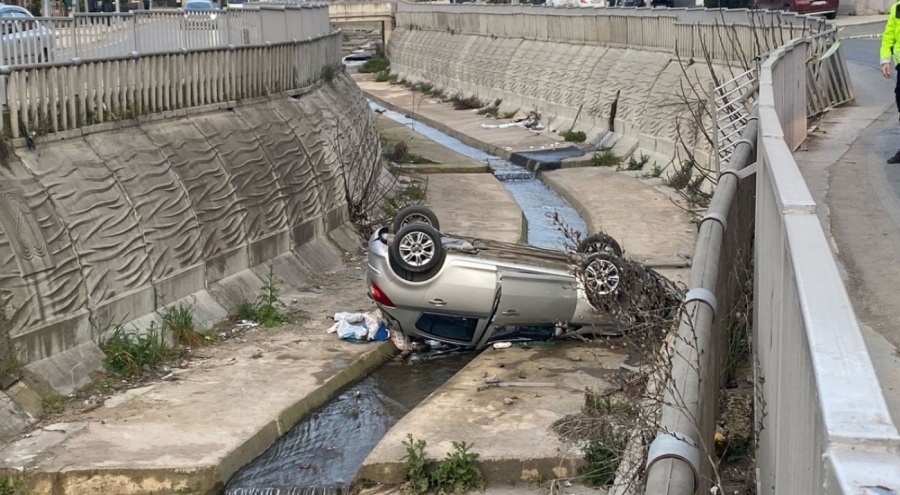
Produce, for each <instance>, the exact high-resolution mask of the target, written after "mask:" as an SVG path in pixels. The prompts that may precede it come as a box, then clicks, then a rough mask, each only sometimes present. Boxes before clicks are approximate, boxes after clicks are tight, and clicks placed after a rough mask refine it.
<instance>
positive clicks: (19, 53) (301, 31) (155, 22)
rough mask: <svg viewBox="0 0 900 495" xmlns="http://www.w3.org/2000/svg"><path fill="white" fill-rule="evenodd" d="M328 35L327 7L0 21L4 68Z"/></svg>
mask: <svg viewBox="0 0 900 495" xmlns="http://www.w3.org/2000/svg"><path fill="white" fill-rule="evenodd" d="M329 32H330V23H329V20H328V8H327V7H326V6H324V5H304V6H294V5H255V6H247V7H246V8H243V9H229V10H210V11H190V12H184V11H177V10H152V11H135V12H130V13H126V14H75V15H73V16H72V17H40V18H33V19H25V18H4V19H0V33H2V41H0V66H3V65H6V66H14V65H23V64H36V63H48V62H65V61H68V60H70V59H72V58H80V59H83V60H87V59H97V58H107V57H121V56H126V55H129V54H131V53H132V52H137V53H140V54H142V55H143V54H151V53H162V52H171V51H175V50H197V49H206V48H217V47H227V46H229V45H233V46H251V45H259V44H262V43H281V42H285V41H291V40H306V39H309V38H316V37H318V36H322V35H324V34H328V33H329Z"/></svg>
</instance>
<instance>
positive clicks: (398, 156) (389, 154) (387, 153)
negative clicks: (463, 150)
mask: <svg viewBox="0 0 900 495" xmlns="http://www.w3.org/2000/svg"><path fill="white" fill-rule="evenodd" d="M383 148H384V151H383V155H384V157H385V158H386V159H387V160H388V161H390V162H393V163H412V164H414V165H421V164H423V163H433V162H432V161H431V160H428V159H426V158H424V157H423V156H421V155H417V154H415V153H410V152H409V147H408V146H407V144H406V142H405V141H400V142H399V143H397V144H395V145H390V144H384V145H383Z"/></svg>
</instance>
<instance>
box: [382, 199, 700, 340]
mask: <svg viewBox="0 0 900 495" xmlns="http://www.w3.org/2000/svg"><path fill="white" fill-rule="evenodd" d="M439 229H440V224H439V221H438V219H437V217H436V216H435V215H434V213H433V212H432V211H431V210H430V209H428V208H426V207H423V206H414V207H408V208H405V209H403V210H401V211H400V213H398V214H397V216H396V217H395V218H394V222H393V225H392V226H391V228H387V227H385V228H381V229H378V230H377V231H376V232H375V233H373V234H372V236H371V238H370V239H369V244H368V277H367V278H368V284H369V296H370V297H371V298H372V299H373V300H374V301H375V303H376V304H377V306H378V307H379V308H380V309H381V311H382V313H383V314H384V316H385V318H386V319H387V320H388V321H389V323H390V326H391V328H392V329H393V330H394V331H399V332H401V333H403V334H404V335H406V336H407V337H410V338H412V339H432V340H437V341H440V342H445V343H448V344H453V345H457V346H462V347H468V348H476V349H478V348H482V347H485V346H487V345H489V344H491V343H493V342H496V341H498V340H504V341H510V340H522V339H528V340H531V339H535V338H559V337H568V336H572V335H586V334H605V335H610V334H615V335H621V334H622V333H623V332H625V331H627V330H629V329H630V328H631V327H632V326H633V325H634V324H635V323H637V322H639V321H644V320H643V319H645V318H646V317H647V316H648V315H651V314H652V315H655V316H659V317H662V318H668V317H671V316H673V315H674V313H675V311H676V310H677V308H678V306H679V304H680V302H681V298H682V294H681V291H680V290H679V289H678V288H677V287H676V286H675V285H674V284H673V283H672V282H670V281H669V280H668V279H666V278H665V277H663V276H662V275H660V274H659V273H657V272H655V271H653V270H651V269H648V268H646V267H643V266H641V265H639V264H637V263H634V262H631V261H627V260H625V259H624V258H622V249H621V247H620V246H619V244H618V242H616V240H615V239H613V238H612V237H610V236H608V235H606V234H595V235H592V236H589V237H587V238H585V239H584V240H583V241H582V242H581V243H580V245H579V246H578V249H577V252H576V253H566V252H562V251H554V250H549V249H541V248H536V247H532V246H526V245H522V244H514V243H506V242H498V241H490V240H485V239H472V238H466V237H461V236H451V235H445V234H442V233H440V231H439Z"/></svg>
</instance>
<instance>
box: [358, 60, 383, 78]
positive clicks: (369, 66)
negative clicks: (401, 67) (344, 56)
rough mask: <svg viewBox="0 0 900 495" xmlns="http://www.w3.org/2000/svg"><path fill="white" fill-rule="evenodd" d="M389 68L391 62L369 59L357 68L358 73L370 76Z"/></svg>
mask: <svg viewBox="0 0 900 495" xmlns="http://www.w3.org/2000/svg"><path fill="white" fill-rule="evenodd" d="M390 68H391V61H390V60H388V59H386V58H382V57H376V58H370V59H369V60H366V62H365V63H364V64H362V66H361V67H360V68H359V72H361V73H363V74H371V73H373V72H385V71H387V70H389V69H390Z"/></svg>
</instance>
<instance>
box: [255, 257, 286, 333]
mask: <svg viewBox="0 0 900 495" xmlns="http://www.w3.org/2000/svg"><path fill="white" fill-rule="evenodd" d="M278 292H279V290H278V279H277V278H275V267H273V266H272V265H269V276H268V277H266V281H265V283H264V284H263V286H262V293H260V295H259V298H257V300H256V321H257V322H258V323H259V324H260V325H262V326H264V327H266V328H271V327H274V326H278V325H281V324H282V323H288V322H289V321H291V317H290V316H289V315H287V314H284V313H282V312H280V311H279V310H278V306H280V305H281V301H279V300H278Z"/></svg>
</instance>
